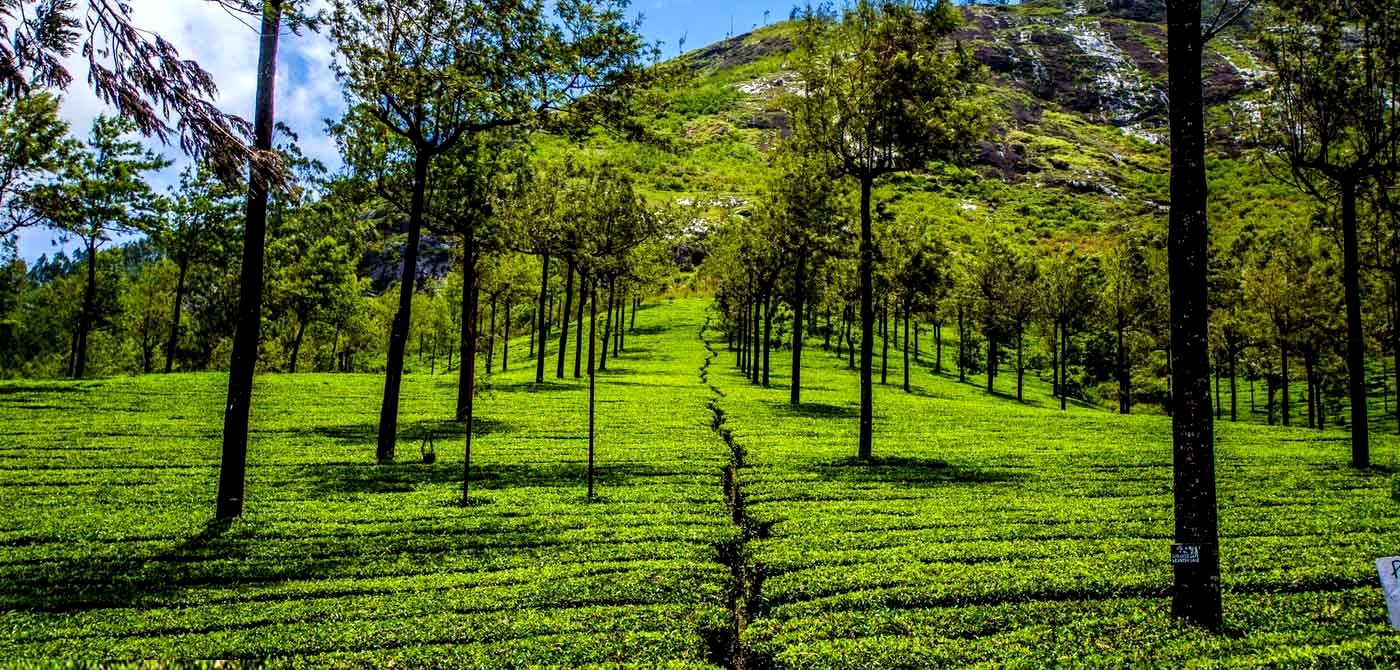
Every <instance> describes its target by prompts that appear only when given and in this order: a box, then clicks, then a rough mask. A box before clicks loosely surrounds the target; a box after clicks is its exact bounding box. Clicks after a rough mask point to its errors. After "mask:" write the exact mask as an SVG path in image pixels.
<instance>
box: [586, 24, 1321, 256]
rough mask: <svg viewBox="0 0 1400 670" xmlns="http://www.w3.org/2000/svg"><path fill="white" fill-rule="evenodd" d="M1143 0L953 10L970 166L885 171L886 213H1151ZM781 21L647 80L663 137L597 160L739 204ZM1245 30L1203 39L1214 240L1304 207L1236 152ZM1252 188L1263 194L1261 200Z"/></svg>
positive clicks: (1150, 105)
mask: <svg viewBox="0 0 1400 670" xmlns="http://www.w3.org/2000/svg"><path fill="white" fill-rule="evenodd" d="M1162 7H1163V5H1162V4H1161V3H1160V2H1156V1H1154V0H1085V1H1083V2H1079V1H1073V2H1071V1H1069V0H1032V1H1031V2H1025V3H1021V4H1015V5H1006V6H968V7H964V8H963V13H964V19H965V23H964V26H963V28H962V29H961V30H960V31H959V33H958V34H957V36H956V39H957V41H958V42H959V43H960V44H961V45H962V46H964V47H965V48H967V49H969V50H970V51H971V52H972V53H973V54H974V55H975V56H976V58H977V60H978V61H980V62H981V63H982V64H983V65H985V66H986V68H987V72H988V75H989V76H988V78H987V85H986V87H985V91H984V94H985V96H986V99H987V100H988V101H989V103H991V104H990V108H991V110H992V111H991V113H992V116H993V119H994V123H993V124H992V129H991V130H992V132H991V135H990V136H989V137H987V138H986V139H984V140H983V141H981V142H980V143H979V145H978V146H977V147H976V148H975V155H976V160H975V161H974V162H973V164H972V165H971V166H970V167H969V169H965V170H958V169H940V170H938V171H936V172H933V173H927V174H920V175H913V176H907V177H899V178H891V179H889V180H887V181H886V182H885V183H884V184H883V187H882V189H881V192H880V193H879V194H878V195H879V197H880V199H881V200H882V201H884V202H886V203H887V204H888V206H889V207H890V209H891V211H893V212H895V213H896V214H901V215H911V216H922V217H926V218H928V219H930V220H932V221H935V222H937V223H938V224H939V225H941V226H942V227H943V228H944V229H945V230H946V232H947V234H948V237H949V238H950V239H953V240H958V239H969V238H974V239H975V238H977V237H980V236H981V235H982V234H983V233H984V232H985V231H987V230H993V229H995V230H1000V231H1003V232H1006V233H1011V234H1014V235H1019V236H1022V237H1024V238H1026V239H1028V240H1034V239H1073V240H1093V239H1097V238H1101V237H1103V236H1104V235H1111V234H1112V233H1113V232H1114V231H1116V230H1121V229H1122V227H1123V226H1164V225H1165V213H1166V211H1167V202H1168V197H1167V184H1168V181H1167V172H1168V163H1167V160H1168V149H1167V147H1166V146H1165V144H1164V142H1165V138H1166V137H1167V134H1168V133H1167V129H1166V128H1165V112H1166V93H1165V88H1166V82H1165V73H1166V63H1165V30H1166V28H1165V25H1164V24H1163V23H1162V20H1163V9H1162ZM797 30H798V25H797V23H796V22H792V21H789V22H783V23H778V24H774V25H770V26H766V27H763V28H761V29H758V30H756V31H754V32H752V33H748V34H745V35H740V36H737V37H734V38H731V39H728V40H725V41H722V42H719V43H716V44H713V45H710V46H707V47H704V48H701V49H697V50H695V51H692V52H690V53H687V54H685V55H683V56H680V57H679V62H680V63H681V64H682V65H684V67H685V68H686V69H687V70H688V71H689V72H690V73H691V75H692V76H691V77H690V78H689V79H688V80H686V81H685V82H684V83H683V84H681V85H679V86H676V87H675V88H673V89H671V90H667V91H663V92H661V93H660V94H659V102H658V104H657V105H656V106H655V109H654V110H652V111H651V114H652V116H651V118H649V119H648V122H649V123H650V124H652V125H653V127H654V128H655V129H656V132H657V134H658V135H659V136H660V137H661V138H663V140H665V143H666V144H667V146H665V147H657V146H636V145H628V144H624V143H620V142H616V141H614V140H611V139H608V138H603V137H599V138H596V139H595V142H594V144H593V146H594V148H595V150H597V151H598V152H599V153H600V154H602V153H606V155H607V156H608V160H610V161H613V162H615V163H621V164H622V165H624V166H626V167H627V168H628V169H630V170H631V171H633V172H634V173H635V174H636V175H637V176H638V180H639V182H640V183H641V185H642V187H643V188H644V189H645V190H646V191H647V193H648V194H649V195H650V196H651V197H653V198H656V199H659V200H678V201H681V202H683V203H689V202H699V203H701V204H709V205H711V206H712V207H713V208H715V209H736V208H737V209H740V210H742V209H743V207H744V205H745V204H746V203H747V202H748V201H749V200H750V199H751V198H752V197H753V195H754V193H755V192H756V191H757V190H758V188H759V187H760V185H761V184H762V179H763V176H764V174H765V168H766V160H767V158H766V154H767V153H768V152H769V151H770V150H771V149H772V148H773V147H774V146H776V145H777V143H778V142H779V141H780V140H781V138H782V137H784V136H785V134H786V133H787V132H788V118H787V115H786V113H785V112H784V111H783V110H782V108H781V106H780V105H779V103H778V100H779V97H780V96H781V95H782V94H784V93H785V92H790V91H793V90H796V89H795V86H796V83H797V75H796V73H795V72H794V71H793V69H792V63H791V56H792V51H793V49H794V36H795V34H796V31H797ZM1252 44H1253V42H1252V37H1251V34H1250V32H1249V28H1248V27H1247V26H1246V27H1243V28H1241V29H1239V30H1237V31H1235V32H1234V33H1232V34H1227V35H1224V36H1222V37H1221V38H1219V39H1217V40H1215V41H1214V42H1212V43H1211V45H1210V46H1209V47H1208V49H1207V53H1206V58H1205V62H1206V66H1205V69H1206V82H1207V83H1206V96H1207V102H1208V104H1209V112H1208V114H1209V121H1208V126H1209V130H1210V133H1211V150H1212V162H1211V165H1210V170H1211V179H1212V188H1213V192H1214V193H1215V194H1217V195H1216V197H1215V198H1214V199H1213V201H1212V208H1213V211H1212V214H1213V215H1214V219H1215V223H1216V225H1217V228H1218V230H1219V232H1220V236H1221V237H1222V238H1223V239H1228V238H1229V237H1230V236H1232V234H1233V231H1235V230H1238V229H1239V228H1240V227H1242V226H1245V225H1250V224H1255V225H1277V223H1278V222H1279V221H1285V222H1289V221H1298V220H1304V219H1305V216H1306V212H1307V207H1308V205H1307V204H1306V203H1304V202H1303V201H1302V198H1300V197H1298V196H1297V195H1295V194H1294V193H1292V192H1290V191H1289V190H1288V189H1286V188H1283V187H1280V186H1279V185H1277V184H1275V183H1274V180H1273V179H1272V178H1271V177H1270V176H1269V175H1268V174H1267V173H1266V172H1265V171H1264V170H1263V168H1262V167H1261V166H1260V165H1259V163H1258V161H1257V160H1256V159H1255V158H1254V157H1253V156H1252V155H1251V154H1250V152H1249V151H1248V150H1249V148H1250V138H1251V135H1252V133H1253V131H1252V130H1251V129H1250V127H1249V125H1248V123H1247V122H1248V121H1250V120H1252V119H1256V118H1257V115H1258V113H1259V109H1260V106H1261V105H1262V104H1263V98H1264V96H1265V95H1266V92H1265V91H1264V85H1265V73H1264V71H1263V70H1262V68H1261V65H1260V63H1259V59H1258V57H1257V56H1256V55H1255V51H1254V48H1253V46H1252ZM1261 203H1262V204H1261Z"/></svg>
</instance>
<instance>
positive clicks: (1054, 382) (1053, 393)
mask: <svg viewBox="0 0 1400 670" xmlns="http://www.w3.org/2000/svg"><path fill="white" fill-rule="evenodd" d="M1050 397H1052V398H1058V397H1060V322H1059V320H1058V319H1057V320H1055V322H1054V323H1053V324H1051V326H1050Z"/></svg>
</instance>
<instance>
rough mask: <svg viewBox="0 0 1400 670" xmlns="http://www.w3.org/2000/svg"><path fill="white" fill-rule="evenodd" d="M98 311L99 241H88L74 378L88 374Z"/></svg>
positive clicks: (74, 359) (80, 377)
mask: <svg viewBox="0 0 1400 670" xmlns="http://www.w3.org/2000/svg"><path fill="white" fill-rule="evenodd" d="M96 311H97V240H96V238H88V240H87V284H85V285H84V287H83V310H82V312H80V313H79V314H78V349H77V353H76V354H75V355H74V357H73V378H74V379H82V378H83V377H84V375H86V374H87V350H88V335H89V334H90V333H91V332H92V322H93V320H94V314H93V313H94V312H96Z"/></svg>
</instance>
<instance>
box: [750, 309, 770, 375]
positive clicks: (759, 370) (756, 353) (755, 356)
mask: <svg viewBox="0 0 1400 670" xmlns="http://www.w3.org/2000/svg"><path fill="white" fill-rule="evenodd" d="M767 304H768V296H767V295H766V294H764V295H762V296H760V297H759V299H758V300H755V301H754V303H753V353H752V354H750V356H751V358H750V363H749V382H751V383H753V384H754V385H757V384H758V383H759V381H760V380H761V379H762V378H763V307H764V306H765V305H767Z"/></svg>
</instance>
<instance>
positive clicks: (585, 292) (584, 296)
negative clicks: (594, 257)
mask: <svg viewBox="0 0 1400 670" xmlns="http://www.w3.org/2000/svg"><path fill="white" fill-rule="evenodd" d="M592 281H593V283H594V284H595V285H594V286H592V287H591V289H590V288H589V287H585V286H584V285H583V272H582V271H580V272H579V282H578V310H577V312H578V315H577V321H576V322H575V323H574V379H582V378H583V306H584V303H586V302H588V301H590V300H594V299H596V298H597V297H598V296H597V291H598V287H597V286H596V284H597V282H598V280H597V279H593V280H592ZM593 311H594V312H597V311H598V308H597V307H596V306H594V307H593ZM564 320H565V321H568V320H569V315H568V314H565V315H564ZM589 364H590V365H592V363H589Z"/></svg>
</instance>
